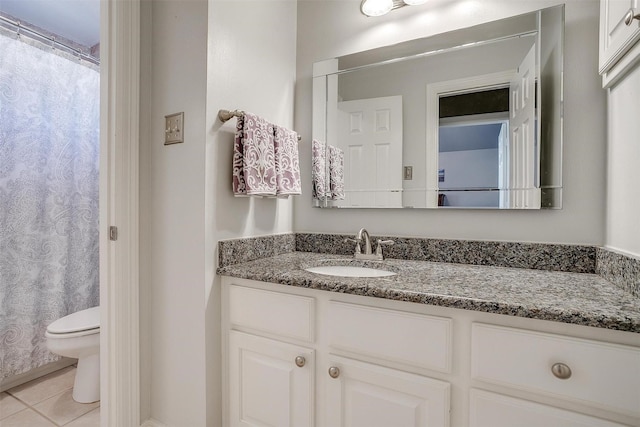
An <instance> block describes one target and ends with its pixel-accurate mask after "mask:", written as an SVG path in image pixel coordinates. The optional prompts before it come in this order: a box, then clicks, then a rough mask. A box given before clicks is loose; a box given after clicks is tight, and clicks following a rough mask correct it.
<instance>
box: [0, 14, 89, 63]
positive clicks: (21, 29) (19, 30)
mask: <svg viewBox="0 0 640 427" xmlns="http://www.w3.org/2000/svg"><path fill="white" fill-rule="evenodd" d="M0 21H3V22H5V23H7V24H9V25H13V26H14V27H16V29H15V30H13V31H15V32H16V34H18V36H21V35H22V34H25V35H27V36H29V35H31V36H36V37H38V38H41V39H44V40H47V41H49V42H51V47H55V45H58V46H61V47H63V48H64V49H65V50H68V51H70V52H69V53H71V54H72V55H77V56H78V57H79V58H80V59H84V60H85V61H88V62H91V63H92V64H95V65H100V60H99V59H98V58H96V57H94V56H92V55H90V54H87V53H84V52H83V51H82V50H80V49H78V48H76V47H73V46H69V45H68V44H66V43H63V42H61V41H58V40H56V38H55V37H51V36H48V35H46V34H42V33H41V32H39V31H37V30H34V29H33V28H29V27H28V26H24V25H23V24H22V22H20V21H13V20H11V19H9V18H7V17H5V16H2V15H0ZM27 33H28V34H27ZM31 38H34V37H31ZM38 41H40V42H42V40H38Z"/></svg>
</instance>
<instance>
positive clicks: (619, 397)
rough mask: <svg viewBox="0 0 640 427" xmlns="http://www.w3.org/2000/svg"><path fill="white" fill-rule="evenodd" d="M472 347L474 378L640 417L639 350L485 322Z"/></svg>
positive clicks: (477, 326)
mask: <svg viewBox="0 0 640 427" xmlns="http://www.w3.org/2000/svg"><path fill="white" fill-rule="evenodd" d="M471 345H472V349H471V375H472V378H473V379H476V380H482V381H487V382H491V383H495V384H501V385H507V386H511V387H516V388H519V389H522V390H528V391H535V392H540V393H544V394H548V395H552V396H554V397H560V398H565V399H569V400H573V401H577V402H580V403H584V404H589V405H593V404H595V405H597V406H599V407H603V408H605V409H609V410H614V411H617V412H622V413H625V414H628V415H631V416H638V415H640V405H639V403H640V348H636V347H630V346H622V345H616V344H609V343H604V342H598V341H591V340H584V339H577V338H571V337H566V336H560V335H553V334H545V333H537V332H531V331H524V330H520V329H513V328H505V327H499V326H492V325H486V324H480V323H474V324H473V326H472V344H471ZM557 363H563V364H565V365H567V366H568V367H569V368H570V370H571V375H570V376H569V378H566V379H559V378H557V377H556V376H555V375H554V374H553V372H552V367H553V366H554V364H557Z"/></svg>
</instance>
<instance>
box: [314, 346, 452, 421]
mask: <svg viewBox="0 0 640 427" xmlns="http://www.w3.org/2000/svg"><path fill="white" fill-rule="evenodd" d="M329 362H330V365H331V367H332V368H338V369H339V375H338V376H337V377H336V378H328V379H327V389H326V393H327V399H326V402H327V425H328V426H331V427H390V426H393V427H426V426H434V427H445V426H448V425H449V389H450V386H449V383H446V382H443V381H438V380H434V379H430V378H426V377H423V376H420V375H416V374H410V373H407V372H402V371H398V370H395V369H389V368H384V367H382V366H377V365H371V364H368V363H364V362H360V361H357V360H352V359H347V358H343V357H338V356H331V357H330V358H329ZM334 372H335V371H334ZM324 375H329V373H327V372H326V371H325V373H324Z"/></svg>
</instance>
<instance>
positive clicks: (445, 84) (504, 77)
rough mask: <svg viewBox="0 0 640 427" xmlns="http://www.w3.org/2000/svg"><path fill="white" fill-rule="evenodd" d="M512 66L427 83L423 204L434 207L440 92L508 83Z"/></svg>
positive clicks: (513, 73)
mask: <svg viewBox="0 0 640 427" xmlns="http://www.w3.org/2000/svg"><path fill="white" fill-rule="evenodd" d="M515 74H516V70H505V71H500V72H497V73H491V74H484V75H480V76H472V77H466V78H462V79H455V80H446V81H441V82H435V83H429V84H428V85H427V111H426V116H427V117H426V128H427V150H426V151H427V159H426V165H427V173H426V188H427V190H426V191H427V207H428V208H435V207H438V130H439V128H440V96H441V95H453V94H461V93H466V92H472V91H477V90H478V89H489V88H491V87H499V86H504V85H509V82H510V81H511V79H512V78H513V76H514V75H515Z"/></svg>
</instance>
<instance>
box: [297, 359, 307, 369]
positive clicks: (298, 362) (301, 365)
mask: <svg viewBox="0 0 640 427" xmlns="http://www.w3.org/2000/svg"><path fill="white" fill-rule="evenodd" d="M305 363H307V360H306V359H305V358H304V357H302V356H298V357H296V366H297V367H298V368H302V367H303V366H304V364H305Z"/></svg>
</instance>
